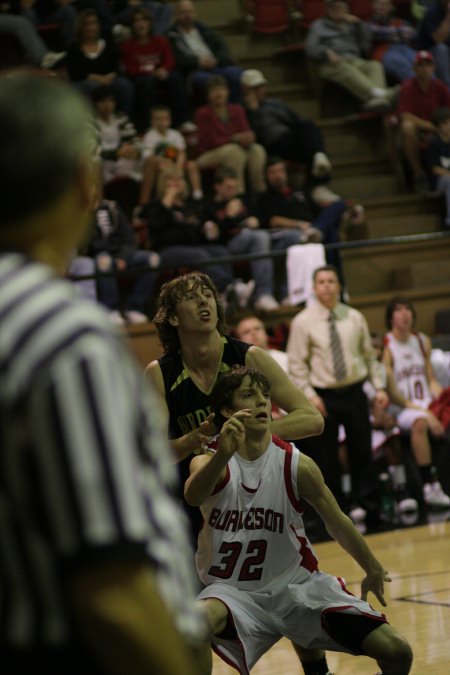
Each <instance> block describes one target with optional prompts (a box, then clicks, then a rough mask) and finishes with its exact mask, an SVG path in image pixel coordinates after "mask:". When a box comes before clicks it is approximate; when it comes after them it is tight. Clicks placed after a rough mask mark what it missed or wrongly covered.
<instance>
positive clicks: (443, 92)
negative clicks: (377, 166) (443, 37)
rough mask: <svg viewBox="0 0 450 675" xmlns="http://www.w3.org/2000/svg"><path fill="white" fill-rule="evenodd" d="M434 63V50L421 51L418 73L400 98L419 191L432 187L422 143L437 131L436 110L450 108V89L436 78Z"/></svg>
mask: <svg viewBox="0 0 450 675" xmlns="http://www.w3.org/2000/svg"><path fill="white" fill-rule="evenodd" d="M434 65H435V64H434V58H433V55H432V54H431V52H429V51H425V50H421V51H419V52H417V55H416V58H415V61H414V72H415V76H414V77H410V78H409V79H408V80H405V81H404V82H402V85H401V89H400V95H399V98H398V109H397V113H398V115H399V117H400V134H401V135H400V138H401V145H402V150H403V154H404V156H405V158H406V161H407V164H408V166H409V168H410V172H411V176H412V182H413V189H414V190H415V192H418V193H426V192H427V191H428V190H429V186H428V181H427V177H426V175H425V171H424V168H423V166H422V161H421V157H420V144H421V143H422V142H423V141H426V140H427V139H428V138H429V137H430V136H431V134H433V133H434V132H435V131H436V129H435V127H434V125H433V123H432V121H431V115H432V113H433V111H434V110H436V108H448V107H450V92H449V90H448V87H447V86H446V85H445V84H444V82H442V81H441V80H438V79H437V78H435V77H434Z"/></svg>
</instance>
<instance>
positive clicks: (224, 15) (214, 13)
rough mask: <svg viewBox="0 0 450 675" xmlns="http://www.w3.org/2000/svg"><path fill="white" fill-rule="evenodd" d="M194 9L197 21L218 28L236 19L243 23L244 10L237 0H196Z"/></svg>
mask: <svg viewBox="0 0 450 675" xmlns="http://www.w3.org/2000/svg"><path fill="white" fill-rule="evenodd" d="M195 9H196V11H197V16H198V19H199V21H204V22H205V23H206V24H208V25H209V26H212V27H213V28H215V29H218V30H220V29H221V28H222V27H223V26H227V25H228V24H230V23H235V22H237V21H241V22H242V25H244V23H243V20H244V12H243V11H242V6H241V3H240V1H239V0H214V2H210V0H196V2H195Z"/></svg>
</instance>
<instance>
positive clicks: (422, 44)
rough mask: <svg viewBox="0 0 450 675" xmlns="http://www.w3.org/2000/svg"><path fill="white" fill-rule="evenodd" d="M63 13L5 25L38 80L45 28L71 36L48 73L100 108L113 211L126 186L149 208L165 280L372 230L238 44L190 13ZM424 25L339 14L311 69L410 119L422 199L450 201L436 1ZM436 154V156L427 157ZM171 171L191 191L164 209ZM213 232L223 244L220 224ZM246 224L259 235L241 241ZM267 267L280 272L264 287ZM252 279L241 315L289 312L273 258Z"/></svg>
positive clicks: (143, 239)
mask: <svg viewBox="0 0 450 675" xmlns="http://www.w3.org/2000/svg"><path fill="white" fill-rule="evenodd" d="M428 5H429V6H428ZM64 8H67V6H66V5H62V4H61V3H58V2H57V1H56V0H50V1H49V2H44V1H43V0H37V2H35V3H33V4H32V6H31V8H28V10H25V9H24V7H23V6H22V5H14V4H11V6H10V8H9V9H7V12H4V13H3V14H0V31H1V30H3V29H4V30H5V31H8V30H10V31H12V32H13V33H14V35H15V36H16V38H17V39H18V40H19V42H20V41H22V42H23V44H24V45H26V44H29V45H30V47H29V48H30V49H35V50H36V45H38V47H39V49H38V50H37V51H36V54H37V55H35V56H33V61H32V62H33V63H34V64H35V65H38V66H39V65H42V63H43V62H44V61H45V58H44V57H45V56H46V55H48V50H47V51H46V48H45V47H42V45H41V44H40V43H39V40H40V37H39V32H38V31H39V27H40V26H42V24H43V23H44V22H49V21H51V22H52V23H55V24H57V25H59V26H60V29H61V35H62V38H61V39H62V44H63V46H64V49H65V52H62V53H61V55H59V54H58V55H56V58H53V57H52V56H51V53H50V58H48V59H47V62H48V64H49V65H52V62H53V64H54V65H55V67H57V68H58V69H59V68H64V69H65V70H62V73H61V74H63V75H64V74H66V76H67V77H68V78H69V79H70V80H71V81H72V82H73V83H74V86H76V87H78V88H80V89H81V91H83V92H84V93H85V94H86V96H88V97H89V98H90V99H91V101H92V108H93V116H94V120H95V124H96V128H97V131H98V139H99V159H100V162H101V167H102V183H103V187H104V193H105V196H106V197H108V199H110V200H111V199H112V200H114V199H115V198H116V199H117V200H118V202H119V206H120V207H124V208H125V205H124V204H123V203H122V202H121V199H122V192H121V191H118V192H117V193H116V188H117V186H118V185H119V184H120V185H121V186H123V185H128V186H129V194H130V195H131V197H130V199H131V206H134V207H136V208H134V210H133V209H132V208H129V207H130V203H129V201H130V199H129V200H128V202H127V204H126V208H125V211H126V215H127V216H128V218H129V219H131V220H132V221H136V222H135V224H136V225H139V226H140V228H141V232H142V231H145V233H144V235H141V236H140V238H139V240H138V244H139V245H140V246H141V247H147V249H148V250H153V249H154V248H155V247H157V246H158V247H159V248H160V249H161V250H164V255H162V257H161V259H162V261H163V262H164V264H165V265H169V264H170V263H172V264H173V266H174V268H176V267H179V266H180V265H182V264H195V262H194V261H195V260H197V259H198V260H200V259H204V258H205V255H210V254H211V251H212V250H214V251H215V255H218V251H221V252H222V254H223V255H228V256H229V255H230V253H231V254H232V255H240V254H242V253H253V252H257V253H261V252H264V251H266V250H267V252H268V253H269V254H270V251H271V250H276V249H280V248H282V249H285V248H287V247H288V246H291V245H295V244H298V243H307V242H314V241H315V242H317V241H319V242H322V243H323V244H325V245H326V244H329V243H333V244H334V243H336V242H338V241H339V239H340V236H341V234H340V230H341V228H342V226H343V225H344V224H345V223H348V222H355V223H359V222H361V221H362V220H363V219H364V210H363V209H362V208H361V207H360V206H359V205H357V206H356V207H355V205H354V204H353V202H352V201H351V195H345V197H344V198H341V196H340V195H337V194H335V193H334V192H333V191H332V189H331V188H330V181H331V184H332V176H333V174H332V161H331V160H330V158H329V156H328V154H327V149H326V147H325V143H324V139H323V137H322V134H321V132H320V129H319V128H318V126H317V125H316V124H315V123H314V122H313V121H312V120H309V119H306V118H305V117H303V116H302V115H299V114H298V113H297V112H296V111H294V110H293V109H292V108H290V107H289V105H287V104H286V103H285V102H284V101H282V100H280V99H275V98H270V97H268V96H267V84H268V83H267V79H266V77H265V76H264V74H263V73H262V72H261V71H259V70H256V69H254V68H253V69H252V68H250V69H248V70H246V71H243V69H242V68H240V67H239V65H237V64H236V63H235V61H234V60H233V55H232V54H231V52H230V49H229V47H228V45H227V43H226V40H225V39H224V38H223V37H222V36H221V35H220V34H219V33H218V32H217V31H216V30H214V29H213V28H212V27H211V26H208V25H206V24H205V23H203V22H201V21H199V20H198V18H197V13H196V7H195V4H194V3H193V2H192V1H191V0H179V2H177V3H176V5H175V6H172V5H169V4H168V3H164V2H153V1H149V0H118V1H117V2H115V3H114V2H113V3H107V2H106V1H105V0H76V1H75V2H72V3H70V5H69V6H68V8H67V11H62V10H63V9H64ZM422 9H423V11H422V18H421V20H420V21H417V19H416V18H415V17H414V16H413V14H411V15H410V16H409V17H407V18H398V17H397V16H396V6H395V4H394V5H393V4H392V3H391V2H390V0H374V2H373V15H372V16H371V17H364V20H363V18H362V17H358V16H355V15H354V14H352V13H351V3H350V5H349V3H347V2H346V1H344V0H327V1H326V2H325V3H324V10H323V15H322V16H318V17H316V20H315V21H313V22H312V23H311V25H310V26H309V27H308V29H307V31H305V34H304V35H303V40H304V44H305V53H306V54H307V56H308V57H309V58H311V59H315V60H317V61H318V74H319V77H320V78H323V79H328V80H331V81H333V82H335V83H338V84H340V85H341V86H342V87H344V88H347V89H348V90H349V91H350V92H352V93H353V94H354V95H356V96H357V98H359V99H360V100H361V102H362V106H363V108H364V109H366V110H374V111H380V112H384V111H392V112H396V113H397V119H398V128H399V135H400V141H401V146H402V152H403V153H404V157H405V161H406V164H407V168H408V170H409V171H410V173H411V175H412V187H413V189H415V190H416V191H419V192H425V191H426V190H428V189H429V186H430V185H431V186H432V187H435V188H436V189H437V190H440V191H441V192H443V193H445V194H447V192H448V186H447V183H448V176H447V174H450V170H449V168H448V166H447V162H446V161H444V162H442V161H441V159H442V158H441V156H442V148H444V149H445V148H447V146H448V140H447V136H446V133H445V129H444V131H442V129H443V128H444V127H445V123H446V116H445V112H444V113H442V111H441V114H440V116H439V112H438V115H437V117H436V116H434V113H435V112H436V109H438V110H441V109H442V108H444V109H447V108H448V109H450V94H449V92H448V87H447V84H446V76H445V68H444V65H443V64H444V62H445V58H444V56H443V54H444V52H445V50H447V52H446V53H447V60H448V46H447V43H446V40H447V38H448V31H447V33H445V29H446V26H447V24H449V25H450V18H449V15H448V12H447V13H445V12H444V10H443V5H442V3H440V2H439V1H438V0H435V1H434V2H429V3H427V6H426V7H424V8H422ZM59 10H61V11H59ZM443 12H444V13H443ZM439 17H440V18H441V22H440V23H438V24H436V21H437V18H439ZM2 20H3V21H4V23H2ZM24 22H25V25H26V28H25V29H24ZM11 26H13V27H12V28H11ZM449 30H450V28H449ZM33 31H34V32H33ZM425 36H428V38H426V37H425ZM34 38H36V40H37V42H36V41H35V40H34ZM427 39H428V42H427ZM41 42H42V41H41ZM418 48H420V49H419V51H417V49H418ZM424 49H425V50H424ZM38 52H39V53H38ZM57 72H58V71H57ZM435 73H436V74H437V76H438V77H439V78H440V79H438V77H434V75H435ZM443 73H444V74H443ZM395 85H396V86H395ZM435 120H438V121H435ZM437 128H439V134H437V133H436V132H437ZM428 141H431V150H430V152H427V151H426V150H425V149H424V145H425V143H427V142H428ZM433 148H434V150H433ZM447 149H448V148H447ZM444 154H445V153H444ZM447 155H450V150H449V152H448V153H447ZM425 157H426V158H428V161H427V163H425V162H424V158H425ZM436 157H437V158H438V159H436ZM291 164H294V165H295V166H296V167H298V166H300V168H301V169H302V170H303V174H304V182H303V185H301V186H298V185H295V186H293V185H291V182H290V180H289V168H290V165H291ZM174 168H175V169H176V172H175V173H176V174H177V177H176V180H177V181H178V182H179V184H180V185H182V186H183V187H182V189H181V188H180V191H179V192H178V193H177V194H175V192H176V191H175V190H174V188H173V186H172V188H171V191H172V193H174V195H175V200H174V202H173V204H172V203H171V204H170V207H169V208H168V209H167V206H166V205H165V202H167V203H168V202H172V198H170V199H169V198H168V197H167V185H168V184H170V183H171V182H172V183H173V181H174V180H175V178H174V172H173V169H174ZM223 169H224V170H225V173H222V174H221V173H220V172H221V170H223ZM227 171H228V173H227ZM166 174H167V175H166ZM214 176H215V177H214ZM229 183H232V184H233V185H234V184H235V189H236V191H237V192H236V194H234V195H232V196H231V197H229V198H228V199H223V198H222V197H221V196H220V195H221V190H222V189H223V187H224V185H225V186H227V184H229ZM162 186H165V187H162ZM169 192H170V190H169ZM164 195H165V196H164ZM447 200H448V197H447ZM187 201H188V202H189V204H191V202H192V204H193V205H194V206H195V209H194V210H195V211H196V215H195V218H194V220H195V222H196V225H195V227H197V226H198V231H196V234H195V236H193V230H194V229H195V227H194V228H192V227H191V226H192V223H193V222H194V220H193V216H192V214H191V213H190V214H189V216H188V217H186V214H185V213H184V209H185V207H186V203H187ZM224 201H227V202H230V203H231V205H232V210H233V209H237V207H236V205H237V204H240V209H241V208H242V209H243V211H242V212H241V211H240V210H239V209H237V210H236V213H233V215H232V217H231V220H230V217H229V215H228V211H229V209H230V207H229V205H228V204H227V205H226V207H224V209H223V210H224V212H225V211H226V212H227V215H226V217H225V221H226V222H227V223H229V222H231V221H232V222H233V223H234V224H233V227H232V228H231V229H233V232H232V234H230V232H231V230H228V232H226V229H227V227H229V225H227V226H226V227H225V228H224V226H223V222H222V221H221V218H220V217H217V218H216V219H214V218H212V217H211V208H210V207H211V205H212V206H214V207H215V206H217V204H218V203H219V204H222V202H224ZM275 207H276V208H275ZM189 208H190V207H189ZM449 208H450V207H449ZM162 209H165V211H164V213H165V215H166V216H167V214H168V212H169V211H170V212H171V218H168V217H167V218H165V221H164V222H165V229H164V228H163V229H164V231H163V230H162V229H161V228H160V226H159V224H158V223H155V218H159V217H160V215H158V216H157V217H155V215H154V214H155V213H157V214H160V213H161V212H162ZM208 209H209V210H208ZM191 210H192V209H191ZM213 211H214V209H213ZM216 211H220V209H216ZM244 212H245V213H244ZM132 214H134V215H132ZM252 219H254V220H252ZM216 220H218V221H219V222H218V223H217V225H218V229H217V230H214V227H213V226H212V225H211V223H213V222H214V225H215V224H216ZM185 221H186V223H188V224H189V228H190V230H189V236H188V235H187V230H184V233H183V234H182V233H181V232H180V231H178V232H177V234H176V236H173V237H172V234H171V233H170V232H169V230H170V228H172V227H175V225H174V224H175V223H176V224H177V227H178V226H179V225H180V223H181V222H183V223H184V222H185ZM238 222H239V223H245V222H247V223H248V222H251V223H257V225H254V224H253V225H248V224H244V225H242V224H239V225H238V226H235V225H236V223H238ZM448 222H449V216H448V215H447V216H446V218H445V223H446V224H447V223H448ZM170 223H172V224H170ZM158 228H159V229H160V230H161V231H159V232H157V230H158ZM214 233H215V234H214ZM161 236H163V239H164V240H165V243H164V245H162V244H161ZM263 238H264V242H263ZM244 240H245V244H244V243H243V242H244ZM168 241H169V242H170V245H166V243H167V242H168ZM155 242H156V243H155ZM175 245H176V246H177V247H181V250H184V249H185V248H188V253H189V255H188V256H187V257H184V256H180V255H175V254H174V251H175V249H174V246H175ZM177 250H178V252H179V251H180V249H177ZM194 251H195V253H194ZM208 251H209V253H208ZM327 262H331V263H333V264H335V265H336V266H337V267H338V269H339V271H340V275H341V282H343V281H344V278H343V271H342V268H341V265H340V260H339V254H338V252H337V251H336V250H333V251H329V252H327ZM264 265H265V266H266V267H267V268H268V270H269V271H268V272H267V273H266V272H264V273H263V274H262V275H261V274H260V273H259V272H258V273H256V271H255V270H257V269H259V267H262V268H263V269H265V267H264ZM215 267H218V266H215ZM249 267H250V274H249V276H250V278H251V279H252V281H253V282H255V283H254V285H253V286H252V288H251V289H249V287H248V286H247V287H246V288H245V289H242V288H241V290H242V292H241V294H240V299H241V302H243V300H242V298H244V297H245V298H246V299H245V302H246V303H250V304H251V305H253V306H255V307H256V308H260V309H263V310H266V311H270V310H271V309H275V308H276V307H278V305H279V304H280V303H281V302H287V291H286V284H285V280H284V279H283V275H282V278H281V284H279V287H275V286H274V284H273V282H272V281H271V278H272V275H273V271H272V272H271V271H270V270H271V267H272V262H271V260H270V258H268V259H267V260H264V259H257V260H252V261H251V263H250V266H249ZM230 270H231V267H229V266H228V268H227V265H224V266H223V273H222V277H223V278H221V276H220V275H219V280H218V279H217V278H216V282H218V285H219V287H220V290H221V291H222V292H224V293H225V290H226V288H227V286H229V283H230V281H229V279H228V276H229V274H230ZM276 276H278V275H276ZM262 278H264V283H262V281H261V279H262ZM244 286H245V284H244ZM234 290H236V289H235V288H234ZM250 290H251V293H250ZM125 316H126V313H125Z"/></svg>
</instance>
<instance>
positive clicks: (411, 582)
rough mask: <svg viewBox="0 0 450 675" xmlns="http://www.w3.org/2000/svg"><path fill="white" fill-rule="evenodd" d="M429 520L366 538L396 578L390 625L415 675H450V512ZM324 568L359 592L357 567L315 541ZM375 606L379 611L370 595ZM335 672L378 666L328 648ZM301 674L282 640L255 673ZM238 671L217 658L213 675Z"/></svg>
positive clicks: (369, 672) (347, 674)
mask: <svg viewBox="0 0 450 675" xmlns="http://www.w3.org/2000/svg"><path fill="white" fill-rule="evenodd" d="M429 521H430V522H428V523H427V524H423V525H418V526H415V527H405V528H402V529H393V530H391V531H388V532H380V533H377V534H370V535H367V537H368V542H369V544H370V546H371V548H372V550H373V551H374V552H375V554H376V555H377V557H378V558H379V559H380V561H381V562H382V563H383V564H384V565H385V567H386V569H387V570H389V573H390V575H391V577H392V583H391V584H388V585H387V589H386V600H387V602H388V606H387V608H386V610H382V611H385V613H386V615H387V617H388V619H389V621H390V623H391V624H392V625H394V626H395V627H396V628H397V629H398V630H399V632H401V633H403V635H405V637H406V638H407V639H408V640H409V642H410V644H411V646H412V648H413V651H414V664H413V667H412V669H411V675H449V674H450V511H449V512H444V513H440V514H433V515H432V516H431V517H429ZM314 549H315V552H316V554H317V555H318V557H319V563H320V568H321V570H322V571H324V572H329V573H331V574H338V575H339V576H343V577H344V578H345V579H346V582H347V587H348V588H349V590H350V591H352V592H353V593H354V594H355V595H356V594H358V593H359V583H360V580H361V578H362V576H363V572H362V570H361V569H360V568H359V566H358V565H357V564H356V563H355V562H354V561H353V560H352V559H351V558H350V557H349V556H348V555H347V554H346V553H345V552H344V551H343V550H342V549H341V548H340V547H339V546H338V545H337V544H336V543H335V542H333V541H328V542H323V543H318V544H315V545H314ZM371 598H372V599H371V600H370V602H371V604H372V605H373V606H374V607H375V608H376V609H381V607H380V605H379V603H378V601H377V600H376V599H375V598H374V596H371ZM327 659H328V665H329V666H330V668H331V669H332V672H333V673H335V675H373V674H374V673H375V672H376V664H375V662H374V661H373V660H371V659H368V658H366V657H354V656H348V655H344V654H339V653H336V652H334V653H333V652H328V654H327ZM300 672H302V671H301V668H300V667H299V664H298V660H297V658H296V656H295V654H294V651H293V649H292V647H291V646H290V644H289V642H288V641H287V640H286V639H282V640H280V642H278V643H277V644H276V645H275V646H274V647H273V648H272V649H271V650H270V651H269V652H268V653H267V654H265V656H264V657H263V658H262V659H261V660H260V661H259V662H258V663H257V664H256V666H255V667H254V668H253V670H252V675H295V674H298V673H300ZM233 673H234V674H235V675H236V671H235V670H233V669H232V668H230V667H229V666H227V665H225V664H224V663H223V662H222V661H221V660H220V659H219V658H218V657H216V656H214V668H213V675H232V674H233Z"/></svg>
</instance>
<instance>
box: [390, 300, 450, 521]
mask: <svg viewBox="0 0 450 675" xmlns="http://www.w3.org/2000/svg"><path fill="white" fill-rule="evenodd" d="M415 318H416V315H415V311H414V307H413V305H412V304H411V303H410V302H409V300H407V299H406V298H403V297H400V296H399V297H396V298H393V299H392V300H391V302H389V304H388V305H387V307H386V326H387V328H388V331H389V332H388V333H387V334H386V336H385V345H384V352H383V363H384V365H385V367H386V370H387V374H388V391H389V395H390V397H391V399H392V401H393V403H395V404H397V405H399V406H400V407H401V410H400V412H399V413H398V415H397V423H398V425H399V427H400V429H401V430H402V431H406V432H408V433H409V434H410V444H411V450H412V453H413V455H414V458H415V460H416V463H417V466H418V468H419V472H420V476H421V479H422V483H423V498H424V501H425V503H426V504H427V505H428V506H430V507H435V508H448V507H450V497H449V496H448V495H447V494H445V492H444V490H443V489H442V485H441V483H440V482H439V480H438V476H437V472H436V468H435V467H434V466H433V465H432V451H431V445H430V438H429V434H431V435H432V436H434V437H436V438H442V437H443V435H444V426H443V425H442V423H441V421H440V420H439V419H438V418H437V417H436V416H435V415H434V413H433V412H432V411H431V409H430V406H431V408H432V406H433V401H436V400H437V399H439V396H440V395H441V394H442V391H443V389H442V386H441V385H440V384H439V382H438V381H437V380H436V377H435V375H434V371H433V368H432V365H431V360H430V352H431V342H430V339H429V338H428V337H427V336H426V335H424V334H423V333H420V332H419V333H417V332H415V331H414V322H415Z"/></svg>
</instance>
